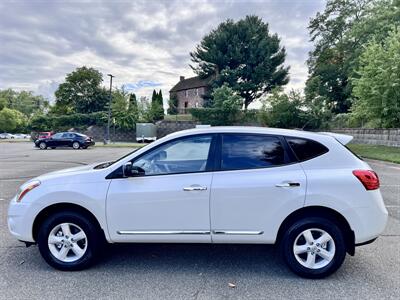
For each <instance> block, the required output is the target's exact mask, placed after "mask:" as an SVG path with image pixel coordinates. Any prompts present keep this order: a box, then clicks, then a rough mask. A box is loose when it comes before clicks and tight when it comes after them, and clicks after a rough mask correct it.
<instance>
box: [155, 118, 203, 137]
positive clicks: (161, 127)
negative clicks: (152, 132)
mask: <svg viewBox="0 0 400 300" xmlns="http://www.w3.org/2000/svg"><path fill="white" fill-rule="evenodd" d="M197 124H199V123H197V122H194V121H179V122H176V121H165V120H164V121H160V122H157V138H162V137H164V136H166V135H167V134H170V133H173V132H175V131H181V130H185V129H191V128H195V127H196V125H197Z"/></svg>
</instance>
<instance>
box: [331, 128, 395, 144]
mask: <svg viewBox="0 0 400 300" xmlns="http://www.w3.org/2000/svg"><path fill="white" fill-rule="evenodd" d="M331 131H332V132H337V133H343V134H349V135H352V136H353V137H354V139H353V141H352V143H357V144H371V145H384V146H394V147H400V128H397V129H361V128H344V129H332V130H331Z"/></svg>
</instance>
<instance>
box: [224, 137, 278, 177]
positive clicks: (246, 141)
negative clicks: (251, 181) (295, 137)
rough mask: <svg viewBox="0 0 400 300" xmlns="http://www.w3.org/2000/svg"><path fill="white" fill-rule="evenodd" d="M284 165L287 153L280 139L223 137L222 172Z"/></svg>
mask: <svg viewBox="0 0 400 300" xmlns="http://www.w3.org/2000/svg"><path fill="white" fill-rule="evenodd" d="M284 163H285V152H284V148H283V146H282V143H281V141H280V139H279V138H278V137H274V136H265V135H240V134H237V135H236V134H227V135H224V136H223V141H222V155H221V168H222V170H241V169H256V168H268V167H274V166H279V165H283V164H284Z"/></svg>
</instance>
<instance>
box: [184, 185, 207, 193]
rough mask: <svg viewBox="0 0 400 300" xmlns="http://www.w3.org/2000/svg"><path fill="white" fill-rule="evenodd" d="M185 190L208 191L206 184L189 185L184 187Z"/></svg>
mask: <svg viewBox="0 0 400 300" xmlns="http://www.w3.org/2000/svg"><path fill="white" fill-rule="evenodd" d="M183 190H184V191H185V192H193V191H206V190H207V187H206V186H188V187H184V188H183Z"/></svg>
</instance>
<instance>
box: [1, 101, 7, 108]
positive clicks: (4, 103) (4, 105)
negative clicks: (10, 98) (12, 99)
mask: <svg viewBox="0 0 400 300" xmlns="http://www.w3.org/2000/svg"><path fill="white" fill-rule="evenodd" d="M6 103H7V102H6V100H5V99H4V98H0V110H2V109H3V108H4V107H6Z"/></svg>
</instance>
